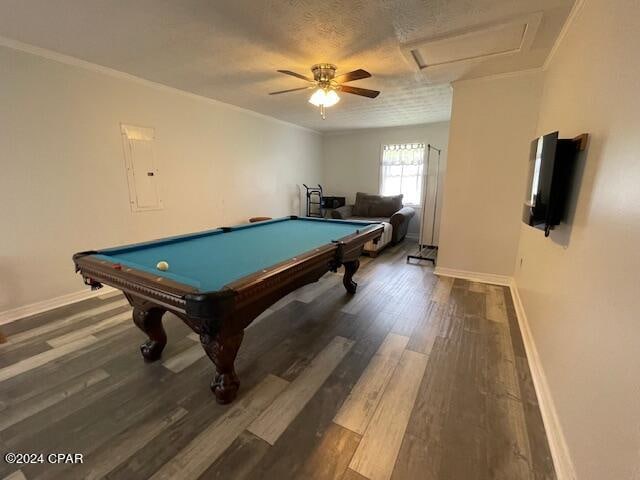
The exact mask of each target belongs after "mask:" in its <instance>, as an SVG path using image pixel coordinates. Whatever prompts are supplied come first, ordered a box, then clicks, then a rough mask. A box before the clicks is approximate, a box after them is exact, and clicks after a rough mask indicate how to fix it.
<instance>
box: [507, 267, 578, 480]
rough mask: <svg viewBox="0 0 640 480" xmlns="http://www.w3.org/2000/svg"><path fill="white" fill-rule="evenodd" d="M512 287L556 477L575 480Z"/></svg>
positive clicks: (519, 301) (513, 287)
mask: <svg viewBox="0 0 640 480" xmlns="http://www.w3.org/2000/svg"><path fill="white" fill-rule="evenodd" d="M509 286H510V290H511V298H512V299H513V305H514V307H515V310H516V316H517V317H518V325H519V326H520V334H521V335H522V341H523V343H524V348H525V350H526V352H527V360H528V362H529V370H531V377H532V379H533V385H534V387H535V390H536V395H537V396H538V405H539V406H540V413H541V414H542V421H543V422H544V428H545V430H546V432H547V440H548V441H549V449H550V450H551V457H552V458H553V466H554V467H555V469H556V476H557V477H558V480H575V478H576V473H575V469H574V468H573V462H572V461H571V456H570V454H569V449H568V447H567V442H566V440H565V438H564V434H563V433H562V427H561V425H560V421H559V420H558V415H557V412H556V408H555V405H554V403H553V397H552V396H551V391H550V390H549V384H548V383H547V377H546V375H545V374H544V370H543V368H542V363H541V362H540V357H539V356H538V350H537V348H536V344H535V342H534V340H533V335H532V334H531V329H530V328H529V320H528V319H527V314H526V313H525V310H524V305H523V304H522V299H521V298H520V293H519V292H518V286H517V285H516V282H515V280H513V279H512V281H511V284H510V285H509Z"/></svg>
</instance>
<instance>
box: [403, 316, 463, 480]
mask: <svg viewBox="0 0 640 480" xmlns="http://www.w3.org/2000/svg"><path fill="white" fill-rule="evenodd" d="M462 323H463V322H462V320H460V319H455V318H454V319H453V321H452V322H451V325H452V328H451V330H450V335H449V336H448V337H446V338H445V337H437V338H436V340H435V342H434V346H433V349H432V350H431V353H430V355H429V361H428V363H427V367H426V369H425V373H424V375H423V378H422V382H421V384H420V387H419V391H418V395H417V398H416V402H415V404H414V406H413V410H412V412H411V417H410V418H409V423H408V425H407V430H406V432H405V436H404V439H403V441H402V446H401V447H400V451H399V452H398V457H397V459H396V463H395V467H394V471H393V474H392V477H391V478H392V479H393V480H412V479H414V478H422V479H425V480H438V479H439V473H438V472H439V468H440V462H441V460H442V456H443V453H444V451H445V449H446V448H447V445H446V444H445V440H444V438H443V432H444V428H445V423H446V420H447V418H448V415H449V411H450V409H451V403H452V402H451V397H452V395H453V386H454V382H453V381H452V379H453V378H455V369H456V364H457V359H458V355H459V354H460V343H461V342H460V341H459V338H460V337H461V332H462Z"/></svg>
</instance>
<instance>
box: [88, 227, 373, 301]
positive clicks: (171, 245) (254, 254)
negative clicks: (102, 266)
mask: <svg viewBox="0 0 640 480" xmlns="http://www.w3.org/2000/svg"><path fill="white" fill-rule="evenodd" d="M371 225H374V224H372V223H367V222H350V221H341V220H322V219H313V220H312V219H290V218H285V219H276V220H272V221H267V222H260V223H255V224H250V225H246V226H240V227H235V228H233V229H232V230H231V231H229V232H223V231H222V230H221V229H217V230H211V231H209V232H202V233H196V234H192V235H184V236H181V237H172V238H167V239H162V240H156V241H153V242H148V243H144V244H137V245H130V246H125V247H119V248H111V249H107V250H101V251H99V252H98V254H97V255H95V257H96V258H98V259H101V260H106V261H109V262H112V263H119V264H121V265H123V266H127V267H131V268H135V269H137V270H142V271H145V272H148V273H153V274H155V275H157V276H159V277H165V278H168V279H171V280H174V281H176V282H180V283H183V284H186V285H189V286H192V287H195V288H197V289H198V290H200V291H202V292H205V291H214V290H220V289H221V288H222V287H224V286H225V285H227V284H229V283H231V282H233V281H235V280H238V279H240V278H242V277H244V276H246V275H249V274H252V273H255V272H258V271H260V270H262V269H265V268H267V267H271V266H273V265H275V264H277V263H280V262H283V261H285V260H289V259H291V258H292V257H295V256H297V255H300V254H302V253H305V252H308V251H309V250H313V249H315V248H318V247H321V246H323V245H326V244H327V243H331V241H332V240H338V239H340V238H343V237H346V236H347V235H351V234H353V233H355V232H356V230H364V229H366V228H368V227H370V226H371ZM160 261H166V262H167V263H168V264H169V270H167V271H164V272H163V271H160V270H158V269H157V268H156V265H157V264H158V262H160Z"/></svg>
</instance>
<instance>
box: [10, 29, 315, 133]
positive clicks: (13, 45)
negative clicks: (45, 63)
mask: <svg viewBox="0 0 640 480" xmlns="http://www.w3.org/2000/svg"><path fill="white" fill-rule="evenodd" d="M0 47H6V48H10V49H12V50H17V51H20V52H24V53H28V54H31V55H35V56H37V57H42V58H45V59H47V60H51V61H54V62H58V63H62V64H64V65H68V66H72V67H76V68H82V69H84V70H88V71H91V72H94V73H101V74H103V75H107V76H109V77H112V78H117V79H119V80H126V81H130V82H133V83H137V84H138V85H143V86H145V87H149V88H152V89H154V90H158V91H162V92H166V93H173V94H177V95H181V96H183V97H186V98H191V99H193V100H198V101H200V102H204V103H207V104H209V105H215V106H217V107H221V106H222V107H226V108H230V109H232V110H234V111H236V112H242V113H245V114H247V115H251V116H252V117H256V118H260V119H262V120H267V121H269V122H273V123H278V124H280V125H285V126H287V127H293V128H296V129H299V130H303V131H306V132H309V133H314V134H316V135H321V134H322V132H320V131H318V130H313V129H311V128H308V127H303V126H302V125H297V124H295V123H291V122H287V121H285V120H280V119H278V118H275V117H271V116H269V115H265V114H264V113H258V112H255V111H253V110H249V109H247V108H243V107H239V106H237V105H233V104H231V103H225V102H223V101H220V100H216V99H213V98H209V97H204V96H202V95H198V94H197V93H192V92H187V91H186V90H181V89H179V88H175V87H170V86H168V85H164V84H162V83H157V82H153V81H151V80H146V79H144V78H141V77H137V76H135V75H131V74H129V73H125V72H121V71H120V70H115V69H113V68H109V67H105V66H102V65H98V64H96V63H91V62H88V61H86V60H81V59H79V58H76V57H72V56H70V55H65V54H63V53H58V52H55V51H53V50H48V49H46V48H41V47H36V46H35V45H30V44H28V43H23V42H20V41H18V40H13V39H11V38H7V37H3V36H0Z"/></svg>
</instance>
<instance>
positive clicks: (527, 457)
mask: <svg viewBox="0 0 640 480" xmlns="http://www.w3.org/2000/svg"><path fill="white" fill-rule="evenodd" d="M487 331H488V353H489V355H490V358H491V360H490V361H489V364H488V365H489V368H488V373H489V375H488V378H489V388H488V391H489V395H488V398H487V400H486V410H487V415H488V423H487V425H488V429H489V435H488V443H487V455H488V459H489V462H490V468H491V474H492V475H493V476H494V478H496V479H507V478H522V479H527V478H535V474H534V471H533V465H532V463H531V459H532V456H531V447H530V444H529V436H528V434H527V426H526V420H525V414H524V407H523V403H522V393H521V391H520V385H519V382H518V374H517V367H516V364H515V362H516V361H515V356H514V353H513V345H512V343H511V335H510V333H509V325H508V323H497V322H490V323H489V324H488V325H487Z"/></svg>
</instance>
